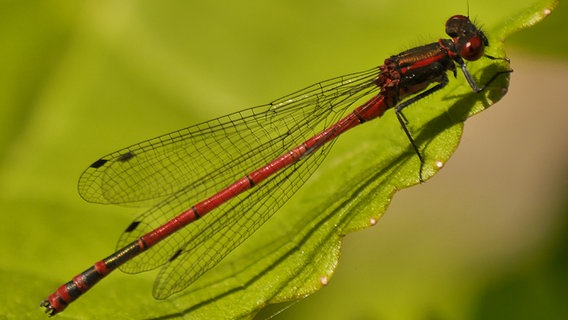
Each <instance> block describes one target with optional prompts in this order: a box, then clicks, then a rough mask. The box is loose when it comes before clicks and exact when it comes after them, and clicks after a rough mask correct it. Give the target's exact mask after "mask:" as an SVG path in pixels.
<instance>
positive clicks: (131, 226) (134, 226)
mask: <svg viewBox="0 0 568 320" xmlns="http://www.w3.org/2000/svg"><path fill="white" fill-rule="evenodd" d="M139 224H140V221H133V222H132V223H131V224H130V225H129V226H128V228H126V230H124V232H132V231H134V230H136V228H137V227H138V225H139Z"/></svg>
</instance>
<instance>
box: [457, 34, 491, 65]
mask: <svg viewBox="0 0 568 320" xmlns="http://www.w3.org/2000/svg"><path fill="white" fill-rule="evenodd" d="M484 52H485V44H484V43H483V40H482V39H481V38H480V37H472V38H470V39H469V41H468V42H466V43H465V45H464V46H463V47H462V48H461V51H460V56H461V57H462V58H464V59H466V60H468V61H475V60H477V59H479V58H481V57H482V56H483V53H484Z"/></svg>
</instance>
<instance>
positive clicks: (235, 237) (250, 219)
mask: <svg viewBox="0 0 568 320" xmlns="http://www.w3.org/2000/svg"><path fill="white" fill-rule="evenodd" d="M377 72H378V71H377V70H376V69H372V70H369V71H366V72H363V73H357V74H354V75H352V76H348V77H342V78H336V79H333V80H330V81H333V83H334V85H333V86H331V85H330V84H329V83H328V82H324V83H322V84H318V85H317V88H318V89H315V87H314V86H312V87H309V88H312V89H311V91H310V92H318V93H317V94H315V93H313V94H311V95H308V94H306V93H304V94H298V93H296V94H293V95H291V96H289V97H285V98H282V99H280V100H277V101H275V102H274V103H272V104H270V105H268V106H270V108H269V109H268V110H269V111H268V112H265V113H264V114H262V115H256V116H255V119H263V121H268V122H271V123H274V121H275V120H278V122H279V123H280V124H283V125H285V128H284V129H283V128H281V127H279V128H274V129H272V125H268V124H262V125H261V124H260V123H261V121H260V120H258V121H256V120H255V121H254V122H252V123H253V124H254V125H257V126H258V127H259V128H256V129H255V130H252V129H253V126H252V125H251V122H250V121H240V124H241V125H242V126H245V124H246V127H245V128H247V129H246V130H245V131H246V133H240V134H241V135H240V136H239V137H241V138H239V139H236V138H232V137H225V139H226V140H228V141H230V144H232V145H234V146H235V147H236V146H239V148H240V149H238V150H241V151H243V153H244V154H239V153H238V152H237V151H234V152H235V154H234V155H233V154H231V155H230V157H233V158H234V159H235V160H234V161H236V162H238V165H234V164H231V163H230V162H226V161H223V158H222V157H223V155H222V154H219V155H218V156H219V157H220V159H219V161H220V162H222V163H223V164H222V165H217V166H214V165H215V164H209V166H212V165H213V166H214V167H215V168H216V169H215V170H217V171H213V172H211V173H210V174H206V173H203V177H202V178H201V179H188V180H187V181H191V183H190V184H188V185H186V186H183V187H181V188H179V189H178V190H177V191H175V192H173V193H171V194H170V195H168V196H165V197H164V198H163V199H161V201H160V202H158V203H157V204H155V205H154V206H152V207H151V208H149V209H148V210H147V211H146V212H144V213H143V214H142V215H140V216H139V217H138V218H137V219H136V220H135V223H136V225H137V227H136V228H134V230H128V229H127V231H125V232H124V233H123V234H122V236H121V238H120V240H119V243H118V247H122V246H124V245H126V244H128V243H130V242H132V241H134V240H136V239H138V238H139V237H140V236H142V235H144V234H146V233H147V232H150V231H152V230H154V229H156V228H158V227H160V226H161V225H163V224H164V223H165V222H167V221H169V220H170V219H172V218H173V217H175V216H176V215H178V214H179V213H180V212H182V211H184V210H187V209H188V208H190V207H191V206H192V205H194V204H195V203H197V202H198V201H199V200H203V199H204V198H206V197H209V196H211V195H213V194H214V193H215V192H217V191H218V190H219V189H221V188H223V187H226V186H227V185H228V184H230V183H232V182H234V181H235V180H236V179H238V178H241V177H242V176H244V175H245V174H246V173H248V172H250V171H252V170H254V169H256V168H257V167H260V166H262V165H264V164H267V163H268V162H270V161H271V160H272V159H274V158H276V157H277V156H279V155H281V154H283V153H284V152H286V151H288V150H290V149H291V148H292V147H294V146H296V145H299V144H301V143H302V142H303V141H305V140H307V139H308V138H310V137H312V136H313V135H315V134H316V133H318V132H320V131H322V130H323V129H325V128H326V127H328V126H330V125H331V124H333V123H335V122H337V121H338V120H339V119H340V118H341V117H342V116H343V113H344V111H345V109H347V108H348V107H349V106H351V105H353V104H354V103H355V102H358V101H362V98H364V97H366V96H368V95H370V94H372V93H376V91H377V90H378V88H377V87H376V86H375V85H374V84H373V80H374V79H375V78H376V76H377ZM340 79H341V80H340ZM355 83H358V84H357V85H355ZM322 88H325V90H324V89H322ZM307 90H308V89H305V90H302V91H300V92H306V91H307ZM332 91H333V92H332ZM308 96H309V97H311V98H310V99H308V98H307V97H308ZM315 96H317V97H319V98H315ZM300 97H301V99H300ZM294 99H296V100H294ZM284 105H285V106H286V107H285V108H283V107H282V106H284ZM265 107H266V106H265ZM250 110H255V108H253V109H249V110H246V111H247V112H249V111H250ZM308 110H309V111H311V112H308ZM240 114H242V113H239V115H240ZM228 117H230V116H227V117H224V118H222V119H227V118H228ZM239 119H241V118H239ZM245 122H246V123H245ZM209 123H211V122H207V123H206V124H209ZM271 130H275V131H276V132H277V133H278V134H277V135H276V136H274V135H273V132H272V131H271ZM259 132H263V134H260V133H259ZM215 133H216V134H218V132H217V131H215ZM253 133H254V134H253ZM232 136H234V135H232ZM192 137H195V135H193V136H192ZM245 137H253V139H254V141H253V142H251V144H254V145H255V146H256V147H253V146H248V145H247V141H246V140H242V141H241V139H248V138H245ZM268 137H270V138H268ZM203 139H208V138H206V136H203ZM192 140H195V139H192ZM197 141H198V140H197ZM209 142H210V144H213V145H210V147H211V148H214V149H216V148H218V142H217V140H209ZM332 144H333V141H332V142H330V143H329V144H327V145H324V146H323V147H322V148H320V149H319V150H317V151H315V152H314V153H312V154H311V155H310V156H306V157H304V158H302V159H301V160H300V161H298V162H296V163H295V164H293V165H291V166H290V167H288V168H286V169H283V170H282V171H280V172H278V173H277V174H275V175H273V176H272V177H270V178H268V179H267V180H265V181H264V182H262V183H261V184H259V185H258V186H256V187H255V188H253V189H251V190H250V191H249V192H245V193H244V194H241V195H239V196H237V197H236V198H234V199H232V200H230V201H228V202H227V203H225V204H223V205H221V206H220V207H218V208H217V209H215V210H214V211H212V212H211V213H209V214H207V215H205V216H204V217H203V218H201V219H199V220H197V221H196V222H195V223H192V224H190V225H188V226H187V227H185V228H183V229H181V230H179V231H178V232H176V233H174V234H172V235H171V236H169V237H168V238H166V239H164V240H162V241H161V242H159V243H157V244H156V245H155V246H154V247H153V248H151V249H149V250H148V251H147V252H145V253H144V254H142V255H140V256H137V257H135V258H133V259H132V260H131V261H129V262H128V263H126V264H125V265H123V266H122V267H121V270H123V271H125V272H128V273H136V272H141V271H146V270H150V269H154V268H157V267H159V266H162V265H163V269H162V270H161V272H160V275H159V277H158V279H157V280H156V283H155V287H154V296H155V297H157V298H166V297H168V296H169V295H171V294H173V293H175V292H178V291H181V290H183V289H184V288H185V287H187V286H188V285H189V284H190V283H192V282H193V281H194V280H195V279H197V278H198V277H199V276H201V275H202V274H203V273H204V272H206V271H207V270H209V269H211V268H212V267H214V266H215V265H216V264H217V263H218V262H219V261H220V260H221V259H223V258H224V257H225V256H226V255H227V254H228V253H230V252H231V251H232V250H233V249H234V248H235V247H236V246H238V245H239V244H240V243H242V242H243V241H244V240H246V239H247V238H248V237H249V236H250V235H251V234H252V233H254V231H255V230H257V229H258V227H260V226H261V225H262V224H263V223H264V222H265V221H267V220H268V219H269V218H270V217H271V216H272V214H273V213H274V212H276V211H277V210H278V208H280V206H282V205H283V204H284V203H285V202H286V201H287V200H288V199H289V198H290V197H291V196H292V195H293V194H294V193H295V192H296V191H297V190H298V189H299V188H300V186H301V185H302V184H303V183H304V182H305V181H306V180H307V179H308V178H309V177H310V176H311V174H312V173H313V172H314V171H315V170H316V168H317V167H318V166H319V164H320V163H321V162H322V161H323V159H324V157H325V155H327V153H328V152H329V150H330V148H331V146H332ZM125 150H130V149H128V148H127V149H125ZM127 152H128V151H127ZM119 154H120V153H119ZM122 154H125V153H122ZM115 159H116V157H115ZM115 161H116V160H115ZM210 161H211V162H215V159H210ZM183 165H187V164H185V163H183ZM223 170H225V171H229V172H228V173H227V172H225V173H223V172H222V171H223ZM154 172H156V171H155V170H154ZM227 175H228V176H229V177H227ZM211 176H214V179H216V180H214V181H211V180H210V178H211ZM158 190H162V191H163V190H166V189H158ZM163 194H164V195H165V194H166V193H165V192H164V193H163Z"/></svg>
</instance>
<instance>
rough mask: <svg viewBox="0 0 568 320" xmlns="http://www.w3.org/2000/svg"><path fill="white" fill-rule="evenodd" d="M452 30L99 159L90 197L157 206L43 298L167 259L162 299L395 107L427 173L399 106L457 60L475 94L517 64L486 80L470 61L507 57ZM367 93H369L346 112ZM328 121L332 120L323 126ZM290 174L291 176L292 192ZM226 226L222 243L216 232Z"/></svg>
mask: <svg viewBox="0 0 568 320" xmlns="http://www.w3.org/2000/svg"><path fill="white" fill-rule="evenodd" d="M446 33H447V34H448V35H449V36H450V39H440V40H438V41H437V42H434V43H431V44H427V45H423V46H420V47H416V48H412V49H410V50H407V51H404V52H402V53H399V54H398V55H394V56H391V57H390V58H387V59H386V60H385V61H384V64H383V65H381V66H379V67H377V68H373V69H370V70H366V71H363V72H358V73H353V74H349V75H346V76H343V77H338V78H333V79H330V80H327V81H323V82H320V83H317V84H314V85H312V86H309V87H307V88H305V89H303V90H300V91H298V92H295V93H293V94H290V95H288V96H285V97H283V98H281V99H279V100H276V101H274V102H272V103H270V104H267V105H262V106H258V107H253V108H250V109H246V110H243V111H241V112H236V113H232V114H229V115H227V116H224V117H220V118H217V119H214V120H211V121H207V122H204V123H201V124H197V125H194V126H191V127H188V128H185V129H182V130H179V131H175V132H172V133H169V134H166V135H163V136H160V137H157V138H154V139H151V140H147V141H144V142H141V143H139V144H135V145H132V146H130V147H127V148H124V149H122V150H119V151H116V152H114V153H111V154H109V155H107V156H104V157H102V158H101V159H99V160H97V161H95V162H94V163H93V164H91V165H90V166H89V167H88V168H87V169H86V170H85V172H84V173H83V174H82V176H81V178H80V180H79V193H80V194H81V196H82V197H83V198H84V199H85V200H87V201H90V202H96V203H110V204H133V205H143V204H149V203H151V204H152V206H151V207H150V209H148V210H147V211H146V212H144V213H143V214H142V215H140V216H139V217H137V218H136V219H135V220H134V222H132V223H131V224H130V225H129V226H128V227H127V228H126V230H125V231H124V233H123V234H122V236H121V238H120V240H119V248H120V249H119V250H118V251H117V252H115V253H113V254H112V255H110V256H108V257H107V258H105V259H103V260H101V261H98V262H96V263H95V264H94V265H93V266H92V267H90V268H89V269H87V270H86V271H84V272H82V273H80V274H79V275H77V276H76V277H74V278H73V279H72V280H71V281H69V282H68V283H66V284H64V285H62V286H60V287H59V288H58V289H57V290H56V291H55V292H54V293H52V294H51V295H50V296H49V297H48V298H47V299H46V300H44V301H43V302H42V303H41V306H42V307H44V308H45V311H46V313H47V314H49V315H54V314H56V313H59V312H61V311H63V310H64V309H65V308H66V307H67V306H68V305H69V304H70V303H71V302H73V301H74V300H76V299H77V298H79V297H80V296H81V295H82V294H83V293H85V292H86V291H87V290H89V289H90V288H91V287H92V286H93V285H94V284H95V283H97V282H98V281H100V280H101V279H102V278H104V277H105V276H106V275H108V274H109V273H110V272H111V271H113V270H114V269H116V268H118V267H120V268H121V269H122V270H123V271H126V272H129V273H135V272H142V271H147V270H151V269H155V268H157V267H161V268H162V269H161V272H160V274H159V276H158V278H157V279H156V282H155V285H154V291H153V294H154V297H156V298H158V299H164V298H167V297H169V296H170V295H172V294H174V293H176V292H179V291H181V290H183V289H185V288H186V287H187V286H189V285H190V284H191V283H192V282H193V281H195V280H196V279H197V278H198V277H200V276H201V275H202V274H203V273H204V272H206V271H207V270H209V269H211V268H212V267H214V266H215V265H216V264H217V263H218V262H219V261H220V260H221V259H223V258H224V257H225V256H226V255H227V254H228V253H229V252H231V251H232V250H233V249H234V248H235V247H236V246H238V245H239V244H240V243H242V242H243V241H244V240H245V239H246V238H248V237H249V236H250V235H251V234H252V233H253V232H254V231H255V230H257V229H258V228H259V227H260V226H261V225H262V224H263V223H264V222H265V221H267V220H268V219H269V218H270V217H271V216H272V215H273V214H274V212H276V211H277V210H278V208H279V207H280V206H282V205H283V204H284V202H286V201H287V200H288V199H289V198H290V197H291V195H292V194H293V193H294V192H295V191H296V190H297V189H298V188H299V187H300V186H301V185H302V184H303V182H304V181H306V180H307V178H308V177H309V176H310V175H311V174H312V173H313V172H314V171H315V169H316V168H317V166H318V165H319V164H320V163H321V161H322V160H323V158H324V157H325V156H326V155H327V154H328V152H329V150H330V148H331V145H332V144H333V141H334V140H335V138H336V137H338V136H339V135H341V134H342V133H344V132H345V131H347V130H349V129H351V128H353V127H355V126H357V125H359V124H362V123H364V122H367V121H369V120H372V119H375V118H378V117H380V116H382V115H383V113H384V112H385V111H386V110H388V109H391V108H392V109H394V112H395V114H396V116H397V118H398V121H399V122H400V125H401V127H402V130H403V132H404V134H405V135H406V137H407V138H408V140H409V141H410V146H411V147H412V150H413V152H414V153H416V155H417V156H418V158H419V160H420V167H419V168H417V175H418V176H419V177H420V180H422V165H423V164H424V161H425V159H424V157H423V156H422V154H421V152H420V149H419V147H418V145H417V144H416V143H415V141H414V139H413V137H412V134H411V132H410V131H409V129H408V128H407V122H408V121H407V119H406V118H405V117H404V115H403V113H402V111H403V110H404V109H405V108H406V107H408V106H409V105H411V104H413V103H414V102H416V101H418V100H420V99H422V98H424V97H426V96H428V95H430V94H432V93H434V92H436V91H438V90H440V89H442V88H444V86H446V84H447V83H448V81H449V78H448V76H447V72H448V71H450V72H452V73H453V75H454V77H456V76H457V69H458V68H459V69H461V71H462V73H463V74H464V76H465V78H466V80H467V83H468V84H469V86H470V87H471V89H472V90H473V91H474V92H481V91H483V90H484V89H485V88H486V87H487V85H489V84H490V83H491V82H493V81H494V80H495V79H496V78H497V77H499V76H500V75H504V74H508V73H510V72H511V71H512V70H503V71H499V72H496V73H495V74H493V76H492V77H491V78H490V79H489V80H488V81H487V82H486V83H485V84H483V85H478V84H477V83H476V82H475V80H474V79H473V77H472V76H471V74H470V73H469V71H468V69H467V67H466V64H465V60H467V61H476V60H478V59H480V58H481V57H483V56H485V57H486V58H488V59H492V60H504V61H507V62H508V61H509V60H508V59H506V58H495V57H492V56H489V55H486V54H485V47H486V46H488V45H489V42H488V40H487V38H486V36H485V34H484V33H483V32H482V31H481V30H480V29H478V28H477V27H476V26H475V25H474V24H473V23H472V22H471V21H470V19H469V18H468V17H466V16H462V15H455V16H453V17H451V18H450V19H449V20H448V21H447V22H446ZM366 96H371V98H370V99H368V100H367V101H366V102H365V103H363V104H362V105H360V106H358V107H357V108H355V109H354V110H353V111H352V112H351V113H349V114H348V115H347V116H344V117H343V113H344V112H345V110H346V109H347V108H349V107H350V106H351V105H353V104H354V103H355V102H357V101H358V100H360V99H362V98H364V97H366ZM325 123H329V124H330V125H328V126H326V127H325V129H323V130H321V129H317V128H319V127H318V126H322V124H325ZM221 155H222V156H221ZM212 163H213V165H212ZM204 168H208V170H205V169H204ZM283 181H287V182H288V183H287V184H286V186H287V189H286V190H285V191H284V190H283V188H282V183H283ZM290 188H291V189H290ZM214 209H215V211H214V212H213V213H212V214H211V215H209V216H207V217H204V216H205V215H206V214H208V213H209V212H211V211H213V210H214ZM251 212H254V213H255V214H251ZM202 217H203V219H200V218H202ZM188 225H189V226H188ZM218 235H222V237H223V240H224V241H216V240H218V239H217V238H216V237H217V236H218ZM150 248H152V250H149V251H147V252H145V251H146V250H148V249H150ZM143 252H145V253H144V254H141V253H143Z"/></svg>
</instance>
